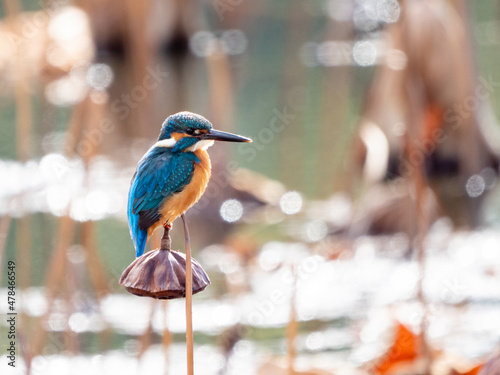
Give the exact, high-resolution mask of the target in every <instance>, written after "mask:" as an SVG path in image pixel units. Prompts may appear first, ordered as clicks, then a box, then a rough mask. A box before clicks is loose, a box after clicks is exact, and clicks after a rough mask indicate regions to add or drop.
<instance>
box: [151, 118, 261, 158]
mask: <svg viewBox="0 0 500 375" xmlns="http://www.w3.org/2000/svg"><path fill="white" fill-rule="evenodd" d="M214 141H225V142H251V141H252V140H251V139H249V138H245V137H242V136H240V135H236V134H231V133H226V132H222V131H219V130H215V129H213V127H212V124H211V123H210V121H208V120H207V119H206V118H205V117H203V116H200V115H197V114H195V113H192V112H179V113H176V114H173V115H171V116H169V117H168V118H167V119H166V120H165V121H164V122H163V125H162V127H161V132H160V136H159V137H158V142H156V145H157V146H159V147H172V149H173V151H196V150H198V149H207V148H208V147H210V146H211V145H212V144H213V143H214Z"/></svg>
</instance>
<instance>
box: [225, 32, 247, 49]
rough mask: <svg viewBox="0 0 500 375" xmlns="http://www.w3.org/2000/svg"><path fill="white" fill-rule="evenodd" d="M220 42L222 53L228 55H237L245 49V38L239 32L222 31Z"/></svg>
mask: <svg viewBox="0 0 500 375" xmlns="http://www.w3.org/2000/svg"><path fill="white" fill-rule="evenodd" d="M220 40H221V43H222V48H223V49H224V52H226V53H227V54H228V55H239V54H241V53H243V52H245V50H246V48H247V37H246V35H245V33H243V31H241V30H237V29H233V30H226V31H223V32H222V35H221V37H220Z"/></svg>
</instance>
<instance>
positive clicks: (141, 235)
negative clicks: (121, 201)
mask: <svg viewBox="0 0 500 375" xmlns="http://www.w3.org/2000/svg"><path fill="white" fill-rule="evenodd" d="M128 226H129V229H130V237H131V238H132V241H134V246H135V256H136V257H140V256H141V255H142V254H144V249H145V248H146V242H148V231H147V230H141V229H139V215H135V214H133V213H132V212H131V210H130V209H129V212H128Z"/></svg>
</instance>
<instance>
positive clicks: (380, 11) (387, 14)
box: [377, 0, 401, 23]
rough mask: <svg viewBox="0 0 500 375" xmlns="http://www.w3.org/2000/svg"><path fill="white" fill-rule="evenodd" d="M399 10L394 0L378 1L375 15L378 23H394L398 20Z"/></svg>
mask: <svg viewBox="0 0 500 375" xmlns="http://www.w3.org/2000/svg"><path fill="white" fill-rule="evenodd" d="M400 13H401V9H400V7H399V4H398V2H397V1H396V0H378V1H377V15H378V19H379V20H380V21H383V22H386V23H392V22H396V21H397V20H398V19H399V14H400Z"/></svg>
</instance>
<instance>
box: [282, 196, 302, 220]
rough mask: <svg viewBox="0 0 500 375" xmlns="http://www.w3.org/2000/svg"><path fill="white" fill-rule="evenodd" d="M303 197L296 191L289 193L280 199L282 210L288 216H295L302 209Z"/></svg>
mask: <svg viewBox="0 0 500 375" xmlns="http://www.w3.org/2000/svg"><path fill="white" fill-rule="evenodd" d="M302 203H303V202H302V196H301V195H300V194H299V193H298V192H296V191H289V192H287V193H285V194H283V196H282V197H281V199H280V208H281V211H283V212H284V213H285V214H287V215H293V214H296V213H297V212H299V211H300V210H301V209H302Z"/></svg>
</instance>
